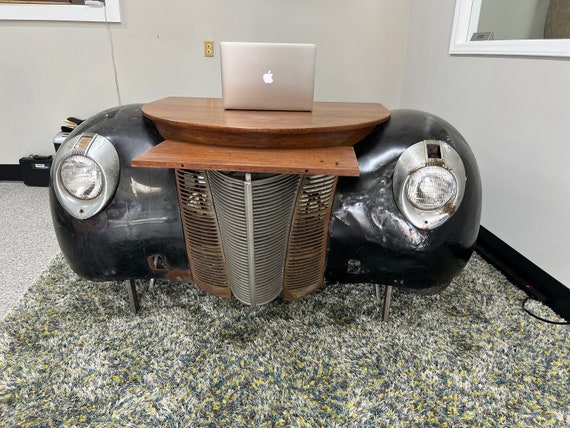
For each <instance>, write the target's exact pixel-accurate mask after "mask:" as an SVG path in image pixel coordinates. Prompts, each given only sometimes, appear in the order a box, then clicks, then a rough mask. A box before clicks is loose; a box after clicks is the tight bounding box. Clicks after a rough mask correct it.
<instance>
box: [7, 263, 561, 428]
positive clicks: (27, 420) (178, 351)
mask: <svg viewBox="0 0 570 428" xmlns="http://www.w3.org/2000/svg"><path fill="white" fill-rule="evenodd" d="M373 288H374V287H373V286H370V285H363V284H354V285H337V284H329V285H327V286H325V287H324V288H323V289H322V290H321V291H319V292H318V293H316V294H314V295H312V296H309V297H307V298H304V299H302V300H299V301H296V302H293V303H282V302H279V301H276V302H273V303H271V304H268V305H265V306H262V307H258V308H250V307H248V306H244V305H242V304H241V303H239V302H238V301H236V300H231V301H228V300H223V299H220V298H217V297H214V296H210V295H207V294H206V293H204V292H202V291H201V290H199V289H197V288H196V287H195V286H194V285H191V284H190V285H189V284H185V283H168V282H157V284H156V285H155V286H154V287H153V288H152V289H151V290H149V291H147V292H146V293H145V294H144V296H143V297H142V302H141V303H142V309H141V312H140V313H139V314H138V315H134V314H132V313H130V311H129V306H128V302H127V294H126V291H125V289H124V286H123V284H122V283H114V282H108V283H102V284H96V283H91V282H89V281H84V280H81V279H79V278H78V277H77V276H76V275H75V274H73V273H72V272H71V271H70V269H69V268H68V267H67V265H66V264H65V262H64V261H63V260H62V259H61V258H59V257H58V258H56V259H55V260H54V261H53V262H52V263H51V265H50V267H49V269H48V270H47V271H46V272H45V273H44V274H42V275H41V276H40V277H39V278H38V279H37V280H36V281H35V283H34V284H33V285H32V287H31V288H30V289H29V291H28V293H27V294H26V296H25V297H24V299H23V301H22V302H21V303H20V305H19V307H17V308H15V309H14V310H13V311H12V312H11V313H10V314H9V315H8V316H7V317H6V318H5V320H4V321H2V322H1V323H0V425H1V426H2V427H4V426H6V427H12V426H13V427H50V426H69V427H72V426H97V427H99V426H101V427H114V426H117V427H118V426H120V427H135V426H136V427H142V426H149V427H158V426H161V427H162V426H167V427H187V426H197V427H201V426H212V427H214V426H215V427H217V426H220V427H230V426H231V427H241V426H244V427H245V426H255V427H265V426H267V427H269V426H271V427H273V426H275V427H280V426H283V427H290V426H291V427H301V426H302V427H320V426H327V427H331V426H333V427H334V426H336V427H347V426H355V427H356V426H358V427H362V426H386V427H388V426H390V427H391V426H394V427H398V426H402V427H409V426H422V427H428V426H437V427H439V426H448V427H463V426H465V427H475V426H476V427H479V426H481V427H486V426H489V427H511V426H513V427H514V426H516V427H547V426H553V427H568V426H570V408H569V403H570V394H569V390H570V367H569V365H570V346H569V327H568V326H557V325H550V324H546V323H543V322H541V321H539V320H536V319H534V318H531V317H530V316H528V315H527V314H526V313H525V312H524V311H523V310H522V309H521V306H520V304H521V300H522V299H523V297H524V293H522V292H521V291H520V290H518V289H517V288H515V287H514V286H513V285H511V284H510V283H509V282H507V281H506V279H505V278H504V277H503V276H502V275H501V274H499V273H498V272H497V271H496V270H494V269H493V268H492V267H490V266H489V265H487V264H486V263H485V262H484V261H483V260H482V259H481V258H480V257H479V256H477V255H475V256H474V257H473V258H472V259H471V261H470V263H469V264H468V266H467V268H466V269H465V271H464V272H463V273H462V274H461V275H460V276H459V277H458V278H457V279H456V280H455V281H454V282H453V284H452V285H451V286H450V287H449V288H447V289H446V290H444V291H443V292H442V293H440V294H438V295H435V296H427V297H426V296H419V295H413V294H406V293H404V292H401V291H398V290H395V292H394V296H393V304H392V311H391V320H390V322H389V323H384V322H382V321H381V319H380V317H381V310H380V308H379V307H378V306H377V304H376V303H375V299H374V289H373ZM528 307H529V308H531V307H532V305H528ZM533 309H534V310H536V311H542V314H543V315H544V316H548V317H550V318H554V319H556V315H553V314H552V313H551V312H550V310H549V309H548V308H545V307H542V306H540V304H538V303H536V305H535V307H534V308H533ZM558 320H560V319H558Z"/></svg>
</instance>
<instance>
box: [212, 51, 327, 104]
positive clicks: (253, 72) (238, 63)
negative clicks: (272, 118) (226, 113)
mask: <svg viewBox="0 0 570 428" xmlns="http://www.w3.org/2000/svg"><path fill="white" fill-rule="evenodd" d="M316 53H317V47H316V46H315V45H313V44H300V43H241V42H221V43H220V58H221V71H222V96H223V99H224V108H226V109H240V110H294V111H310V110H312V109H313V99H314V87H315V61H316Z"/></svg>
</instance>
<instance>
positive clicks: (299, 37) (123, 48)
mask: <svg viewBox="0 0 570 428" xmlns="http://www.w3.org/2000/svg"><path fill="white" fill-rule="evenodd" d="M410 3H411V0H405V1H402V0H399V1H397V2H394V1H391V0H354V1H350V2H347V1H344V0H311V1H306V0H235V1H227V0H211V1H207V2H206V1H198V0H192V1H191V0H169V1H158V2H157V1H156V0H121V13H122V19H123V22H122V23H121V24H110V25H109V26H106V25H105V24H97V23H62V22H22V21H17V22H10V21H0V51H1V52H2V56H1V59H0V85H1V86H0V89H1V97H0V111H1V112H2V114H0V164H17V163H18V159H19V158H20V157H22V156H26V155H28V154H31V153H36V154H49V153H51V152H52V151H53V146H52V144H51V141H52V139H53V136H54V135H55V133H56V131H57V130H58V129H59V126H60V125H61V123H62V121H63V120H64V119H65V118H66V117H68V116H70V115H74V116H78V117H88V116H90V115H92V114H95V113H97V112H99V111H101V110H103V109H106V108H108V107H112V106H115V105H117V104H118V101H117V96H116V93H115V86H114V75H113V66H112V60H111V58H112V56H111V48H110V38H109V33H110V34H111V35H112V39H113V41H114V53H115V63H116V66H117V76H118V81H119V90H120V94H121V98H122V103H123V104H127V103H134V102H141V103H144V102H149V101H153V100H155V99H159V98H162V97H165V96H169V95H180V96H211V97H217V96H220V95H221V85H220V76H219V57H218V56H216V57H215V58H213V59H212V58H204V57H203V44H202V43H203V40H206V39H212V40H214V41H215V42H216V47H218V45H217V44H218V42H219V41H221V40H239V41H283V42H310V43H316V44H317V45H318V53H317V76H316V88H315V96H316V98H317V99H318V100H323V101H330V100H335V101H376V102H382V103H383V104H384V105H385V106H386V107H388V108H394V107H397V106H398V104H399V101H400V91H401V88H402V78H403V72H404V63H405V51H406V43H407V33H408V18H409V13H410ZM109 28H110V30H109Z"/></svg>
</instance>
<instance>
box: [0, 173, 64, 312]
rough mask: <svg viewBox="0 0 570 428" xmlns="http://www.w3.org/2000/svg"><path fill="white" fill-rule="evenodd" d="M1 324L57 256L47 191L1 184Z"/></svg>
mask: <svg viewBox="0 0 570 428" xmlns="http://www.w3.org/2000/svg"><path fill="white" fill-rule="evenodd" d="M0 249H1V250H0V320H1V319H2V318H4V316H5V315H6V313H7V312H8V311H9V310H10V309H11V308H13V307H14V306H15V305H16V304H17V303H18V301H19V300H20V299H21V297H22V296H23V294H24V293H25V291H26V290H27V288H28V287H29V286H30V284H31V283H32V281H33V280H34V278H36V277H37V276H38V275H39V274H40V273H41V272H42V271H43V270H44V269H45V268H46V267H47V265H48V263H49V262H50V261H51V260H52V259H53V258H54V257H55V256H56V255H57V254H58V253H59V247H58V244H57V240H56V238H55V234H54V231H53V226H52V222H51V216H50V212H49V202H48V189H47V188H46V187H29V186H26V185H25V184H23V183H21V182H0Z"/></svg>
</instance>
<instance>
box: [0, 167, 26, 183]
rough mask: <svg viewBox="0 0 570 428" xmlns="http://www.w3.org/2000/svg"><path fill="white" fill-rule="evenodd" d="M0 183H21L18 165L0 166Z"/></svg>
mask: <svg viewBox="0 0 570 428" xmlns="http://www.w3.org/2000/svg"><path fill="white" fill-rule="evenodd" d="M0 181H22V171H21V169H20V165H0Z"/></svg>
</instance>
